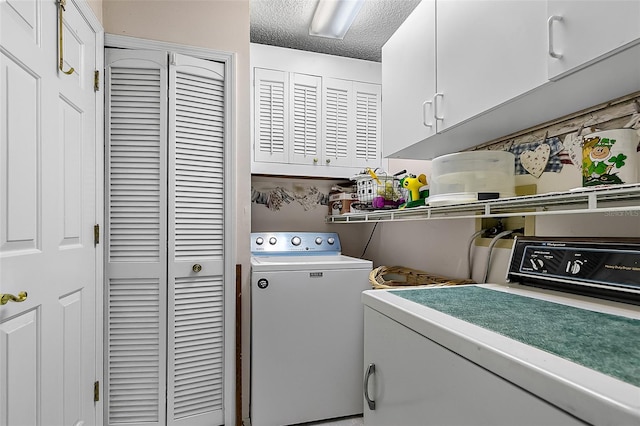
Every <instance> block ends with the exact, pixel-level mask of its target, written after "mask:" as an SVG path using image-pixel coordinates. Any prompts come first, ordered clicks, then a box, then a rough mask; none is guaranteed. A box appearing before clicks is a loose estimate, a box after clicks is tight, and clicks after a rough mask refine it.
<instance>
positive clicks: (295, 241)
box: [291, 237, 302, 246]
mask: <svg viewBox="0 0 640 426" xmlns="http://www.w3.org/2000/svg"><path fill="white" fill-rule="evenodd" d="M300 243H302V240H301V239H300V237H293V238H292V239H291V244H293V245H294V246H299V245H300Z"/></svg>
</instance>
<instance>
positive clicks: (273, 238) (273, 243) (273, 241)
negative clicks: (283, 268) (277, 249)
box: [269, 237, 278, 246]
mask: <svg viewBox="0 0 640 426" xmlns="http://www.w3.org/2000/svg"><path fill="white" fill-rule="evenodd" d="M277 242H278V239H277V238H276V237H271V238H269V244H271V245H272V246H274V245H276V243H277Z"/></svg>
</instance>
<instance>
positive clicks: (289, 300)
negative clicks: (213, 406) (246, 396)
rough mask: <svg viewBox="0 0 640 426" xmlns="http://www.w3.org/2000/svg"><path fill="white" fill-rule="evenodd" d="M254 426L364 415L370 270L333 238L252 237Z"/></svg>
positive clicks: (325, 235)
mask: <svg viewBox="0 0 640 426" xmlns="http://www.w3.org/2000/svg"><path fill="white" fill-rule="evenodd" d="M251 253H252V258H251V424H252V426H272V425H273V426H275V425H278V426H280V425H289V424H296V423H303V422H311V421H315V420H322V419H330V418H336V417H344V416H350V415H356V414H361V413H362V411H363V401H362V377H361V370H362V363H363V306H362V303H361V293H362V292H363V291H364V290H367V289H370V288H371V286H370V284H369V273H370V272H371V269H372V263H371V261H368V260H363V259H357V258H353V257H348V256H344V255H342V254H341V246H340V239H339V237H338V234H336V233H302V232H298V233H252V234H251Z"/></svg>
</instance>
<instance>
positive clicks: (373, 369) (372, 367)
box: [364, 363, 376, 410]
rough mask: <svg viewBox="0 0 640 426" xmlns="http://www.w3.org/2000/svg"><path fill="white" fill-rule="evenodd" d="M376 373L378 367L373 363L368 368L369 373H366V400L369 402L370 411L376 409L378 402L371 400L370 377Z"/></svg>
mask: <svg viewBox="0 0 640 426" xmlns="http://www.w3.org/2000/svg"><path fill="white" fill-rule="evenodd" d="M375 372H376V365H375V364H373V363H371V364H369V366H368V367H367V372H366V373H364V399H366V400H367V404H369V409H370V410H375V409H376V402H375V401H374V400H372V399H371V398H369V377H371V375H372V374H374V373H375Z"/></svg>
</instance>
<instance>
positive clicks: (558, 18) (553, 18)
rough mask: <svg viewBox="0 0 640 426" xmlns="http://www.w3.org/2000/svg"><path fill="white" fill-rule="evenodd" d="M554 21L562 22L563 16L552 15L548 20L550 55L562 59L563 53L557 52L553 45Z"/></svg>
mask: <svg viewBox="0 0 640 426" xmlns="http://www.w3.org/2000/svg"><path fill="white" fill-rule="evenodd" d="M553 21H558V22H562V16H558V15H551V16H549V19H548V20H547V28H548V34H547V36H548V37H549V56H551V57H552V58H556V59H560V58H562V53H557V52H556V51H555V49H554V47H553Z"/></svg>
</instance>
